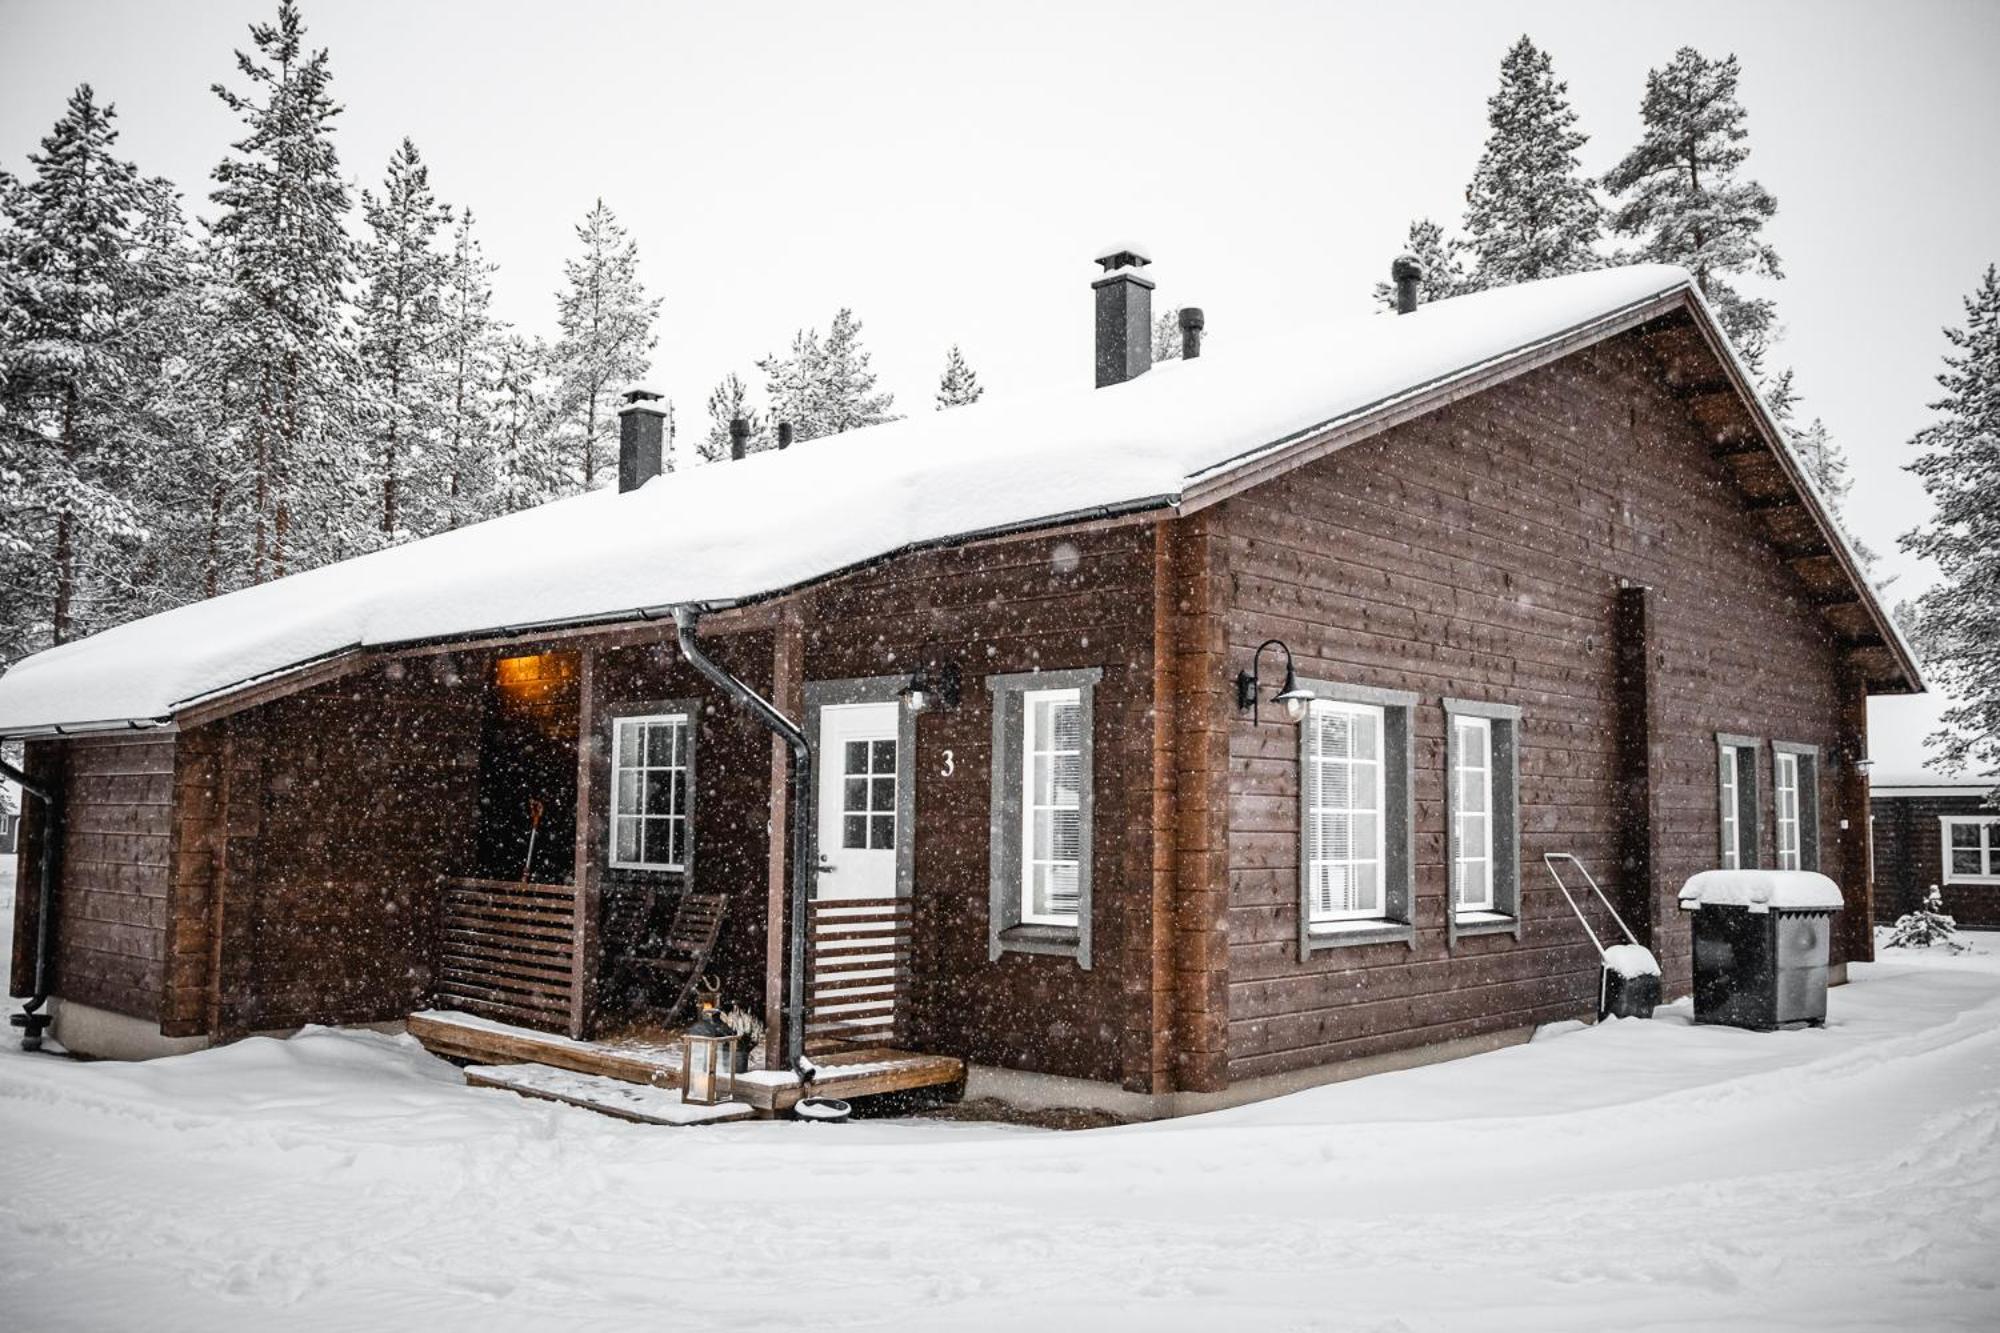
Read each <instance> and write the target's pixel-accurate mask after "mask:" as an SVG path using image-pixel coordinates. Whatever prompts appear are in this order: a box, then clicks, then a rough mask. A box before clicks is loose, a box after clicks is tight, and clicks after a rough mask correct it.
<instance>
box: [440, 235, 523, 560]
mask: <svg viewBox="0 0 2000 1333" xmlns="http://www.w3.org/2000/svg"><path fill="white" fill-rule="evenodd" d="M497 267H498V266H497V265H495V264H492V263H490V262H488V261H487V259H486V255H485V252H484V251H483V250H482V249H481V248H480V245H479V238H478V237H477V236H476V235H474V234H473V230H472V210H471V209H466V210H465V211H464V212H462V213H461V214H459V218H458V225H457V226H456V227H455V228H454V229H453V231H452V236H451V253H450V256H449V257H448V259H447V260H446V264H445V270H444V282H443V294H442V299H441V300H440V303H439V305H440V312H439V314H440V318H439V330H438V345H437V361H438V366H439V372H440V377H441V380H442V384H443V390H444V391H443V393H442V394H441V395H440V398H439V409H440V416H441V420H440V424H439V429H440V432H441V442H442V449H443V452H444V459H443V465H444V473H445V487H444V496H443V517H444V525H445V526H446V527H458V526H459V525H461V524H464V523H475V522H477V521H479V520H480V519H482V518H487V517H490V516H491V515H492V514H493V513H495V512H497V508H496V506H497V500H496V489H495V488H496V482H497V479H498V469H497V464H496V457H495V456H496V453H497V441H496V440H495V439H494V422H495V419H496V416H497V413H496V410H495V409H496V399H497V398H498V396H499V394H500V365H501V357H502V344H503V342H504V340H505V337H506V328H505V326H504V325H503V324H502V323H501V322H500V321H499V320H498V319H496V318H495V317H494V315H493V313H492V305H493V273H494V271H495V269H496V268H497Z"/></svg>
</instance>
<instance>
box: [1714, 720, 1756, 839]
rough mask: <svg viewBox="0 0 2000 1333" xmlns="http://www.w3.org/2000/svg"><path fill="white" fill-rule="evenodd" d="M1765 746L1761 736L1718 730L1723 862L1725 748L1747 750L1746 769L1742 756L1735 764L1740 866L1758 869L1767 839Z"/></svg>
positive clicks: (1717, 794)
mask: <svg viewBox="0 0 2000 1333" xmlns="http://www.w3.org/2000/svg"><path fill="white" fill-rule="evenodd" d="M1763 748H1764V738H1763V737H1762V736H1739V735H1737V734H1735V733H1734V732H1729V731H1718V732H1716V733H1715V812H1716V834H1715V863H1716V864H1717V865H1721V864H1722V818H1721V816H1722V752H1723V751H1724V750H1748V751H1749V752H1750V766H1749V768H1748V770H1747V773H1748V775H1749V777H1748V781H1745V773H1746V770H1745V768H1744V766H1743V762H1742V760H1741V758H1739V759H1738V760H1737V763H1736V827H1737V839H1738V843H1739V846H1738V852H1739V855H1738V858H1737V868H1738V869H1740V870H1756V869H1758V868H1759V864H1760V862H1759V858H1760V857H1761V856H1762V855H1763V852H1762V847H1763V841H1764V816H1763V811H1764V792H1763V783H1762V780H1761V779H1760V778H1759V777H1758V774H1757V753H1758V751H1760V750H1762V749H1763Z"/></svg>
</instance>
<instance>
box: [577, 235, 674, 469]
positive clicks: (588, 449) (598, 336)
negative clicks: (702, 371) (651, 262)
mask: <svg viewBox="0 0 2000 1333" xmlns="http://www.w3.org/2000/svg"><path fill="white" fill-rule="evenodd" d="M576 236H577V240H578V241H580V242H582V245H583V253H582V254H580V255H578V256H577V257H576V258H575V259H572V260H569V261H568V262H567V263H565V264H564V265H563V278H564V280H565V283H566V284H567V285H566V286H565V287H564V288H563V290H562V291H561V292H559V293H558V294H557V296H556V303H557V314H558V318H559V320H560V322H561V325H562V337H561V338H560V339H559V340H558V341H557V343H556V346H555V360H556V366H557V370H558V373H559V374H560V376H561V380H562V388H563V406H564V411H565V413H566V415H567V416H568V418H569V424H570V426H571V428H572V429H573V431H574V432H575V435H576V445H575V451H576V452H575V456H576V460H577V461H576V482H577V484H578V485H580V486H582V488H583V489H585V490H589V489H591V488H592V487H594V486H595V485H597V481H598V475H599V473H603V474H604V475H605V476H606V477H616V476H617V471H618V469H617V458H618V410H617V402H616V397H617V393H618V391H619V390H620V389H621V388H623V387H624V386H625V385H628V384H630V383H632V382H633V381H635V380H639V379H643V378H644V377H645V375H646V371H647V369H648V367H649V366H650V365H651V364H652V361H651V353H652V350H653V347H654V344H655V343H656V341H657V339H655V337H654V336H653V321H654V320H655V319H656V318H658V316H659V313H660V301H659V299H658V298H656V297H648V296H647V295H646V289H645V287H644V286H643V285H642V284H641V283H640V281H639V247H638V243H637V242H635V241H633V240H632V239H631V238H630V237H629V236H627V235H626V234H625V229H624V228H623V227H621V226H619V225H618V219H617V218H616V217H615V216H613V214H612V212H611V210H610V209H609V208H606V207H605V205H604V200H602V199H599V200H598V201H597V202H596V204H595V205H594V206H593V207H592V208H591V210H590V213H589V214H588V215H587V216H586V217H585V218H584V220H583V222H582V223H581V224H580V225H579V226H578V227H577V229H576Z"/></svg>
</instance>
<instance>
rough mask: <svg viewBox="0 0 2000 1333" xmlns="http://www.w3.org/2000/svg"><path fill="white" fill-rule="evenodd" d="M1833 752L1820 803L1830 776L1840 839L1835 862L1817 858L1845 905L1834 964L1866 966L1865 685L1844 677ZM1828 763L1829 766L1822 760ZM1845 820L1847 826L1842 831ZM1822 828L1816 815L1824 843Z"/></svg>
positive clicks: (1871, 891) (1871, 859)
mask: <svg viewBox="0 0 2000 1333" xmlns="http://www.w3.org/2000/svg"><path fill="white" fill-rule="evenodd" d="M1837 735H1838V736H1839V740H1838V742H1837V743H1836V744H1835V745H1834V747H1833V753H1832V754H1830V755H1825V756H1822V759H1821V763H1822V765H1823V766H1828V767H1831V768H1832V770H1833V772H1832V773H1831V775H1829V774H1827V773H1824V772H1823V773H1821V774H1820V799H1821V800H1822V801H1824V800H1825V799H1826V790H1827V785H1828V784H1827V781H1826V779H1827V777H1828V776H1831V777H1832V778H1833V786H1834V792H1835V795H1834V811H1833V814H1834V818H1833V826H1834V829H1835V830H1836V833H1837V836H1838V838H1839V840H1840V841H1839V847H1840V859H1839V860H1838V861H1837V862H1831V863H1830V862H1829V859H1828V858H1827V857H1825V856H1822V857H1821V858H1820V865H1821V868H1822V869H1825V870H1827V871H1830V872H1831V873H1832V874H1833V875H1834V876H1835V877H1836V878H1837V879H1838V880H1839V882H1840V887H1841V891H1842V893H1843V894H1844V895H1845V896H1846V899H1847V907H1846V910H1844V911H1843V912H1842V913H1841V914H1840V915H1839V916H1837V917H1835V918H1834V924H1833V929H1834V939H1833V960H1832V961H1833V962H1835V963H1836V964H1846V963H1868V962H1873V961H1874V960H1875V853H1874V847H1873V837H1872V834H1873V830H1872V829H1870V828H1869V825H1868V806H1869V792H1868V774H1867V772H1866V770H1864V769H1863V768H1862V767H1861V765H1859V764H1857V763H1855V762H1854V761H1855V759H1856V758H1858V757H1859V756H1861V755H1864V754H1866V753H1868V686H1867V684H1866V683H1865V682H1864V681H1862V680H1861V679H1860V678H1859V677H1857V676H1854V675H1852V674H1849V675H1847V677H1846V678H1845V679H1843V680H1842V681H1841V699H1840V729H1839V731H1838V733H1837ZM1829 760H1830V761H1831V764H1828V763H1827V761H1829ZM1843 821H1845V823H1846V824H1847V827H1846V828H1845V829H1842V828H1841V827H1840V825H1841V823H1842V822H1843ZM1826 824H1827V819H1826V817H1825V815H1823V814H1822V815H1821V817H1820V828H1821V830H1822V832H1821V834H1820V838H1821V842H1822V845H1824V841H1825V837H1826V834H1825V832H1824V830H1825V828H1826Z"/></svg>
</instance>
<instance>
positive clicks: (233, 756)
mask: <svg viewBox="0 0 2000 1333" xmlns="http://www.w3.org/2000/svg"><path fill="white" fill-rule="evenodd" d="M483 689H484V685H483V678H482V677H481V676H480V675H479V674H478V673H477V672H475V671H467V672H463V673H455V672H452V671H449V670H447V669H446V666H445V664H444V662H443V660H442V659H437V660H434V661H417V662H413V663H411V664H409V665H408V666H407V667H405V665H404V664H402V663H390V664H385V665H383V666H378V667H375V668H373V669H371V670H369V671H366V672H363V673H359V674H357V675H354V676H350V677H347V678H345V679H343V680H340V681H336V682H333V683H331V684H327V685H323V686H320V687H318V688H316V689H312V690H307V691H304V692H302V693H300V694H296V695H292V696H290V697H288V698H285V699H280V700H276V701H274V702H272V703H269V704H266V705H264V706H263V707H260V708H256V709H251V710H249V711H246V712H243V713H238V714H236V715H234V716H232V717H229V718H225V719H223V720H222V721H219V722H216V723H212V724H210V726H208V727H200V728H195V729H193V730H192V731H190V733H189V738H190V739H191V740H194V739H196V738H198V740H197V741H196V743H197V744H198V745H199V746H200V747H201V748H200V749H199V750H198V751H191V752H190V762H189V763H188V764H187V765H186V766H184V770H183V778H184V786H185V787H186V789H187V795H186V797H185V800H186V802H187V804H186V806H185V809H186V811H187V820H188V823H187V825H186V827H185V828H184V832H183V837H184V841H186V842H188V843H189V844H190V852H191V853H192V852H193V851H194V847H195V846H196V845H199V846H200V847H201V848H202V850H203V852H204V853H205V855H191V856H190V857H189V858H188V859H187V860H186V862H185V863H184V865H183V875H182V881H181V888H182V891H183V892H182V895H181V902H182V915H181V918H180V922H181V925H182V926H183V927H184V928H185V929H186V931H187V933H188V935H189V937H190V938H189V940H188V946H189V947H188V950H187V952H188V954H189V956H190V958H192V957H195V956H199V955H200V954H203V953H206V955H207V957H208V959H209V967H208V975H207V977H206V980H207V983H208V984H209V985H210V986H211V987H212V988H213V989H212V990H211V991H210V993H209V995H208V996H207V1016H206V1022H207V1025H208V1027H209V1028H210V1030H211V1031H213V1032H214V1033H215V1034H216V1035H218V1036H231V1035H237V1034H240V1033H243V1032H247V1031H256V1030H261V1029H269V1028H287V1027H293V1026H296V1025H298V1024H301V1023H362V1022H375V1021H381V1020H387V1019H396V1018H401V1017H402V1016H403V1015H405V1014H407V1013H408V1012H410V1010H411V1009H413V1008H416V1007H418V1006H419V1005H420V1004H421V1003H422V1002H423V1000H424V997H425V995H426V993H427V992H428V991H429V989H430V985H431V976H432V967H433V955H434V945H435V926H434V923H435V919H436V911H437V882H438V877H439V876H440V875H443V874H446V873H449V872H451V871H454V870H456V869H457V868H458V867H459V866H462V865H463V864H464V863H465V861H466V858H467V855H468V853H469V846H468V841H469V838H470V837H471V831H472V829H473V827H474V821H475V818H476V814H475V802H476V800H477V776H478V763H479V718H480V700H481V696H482V692H483ZM204 733H209V734H207V735H204ZM204 860H205V861H206V866H205V867H204V864H203V862H204ZM218 886H219V892H220V901H217V900H216V895H217V890H218ZM197 937H198V940H199V942H198V943H197ZM187 971H188V974H189V975H193V974H194V973H195V972H196V971H197V968H196V967H195V965H194V964H193V963H192V962H190V963H189V964H188V968H187ZM177 993H178V992H177ZM183 1005H184V1001H182V1000H180V999H177V1000H176V1002H175V1010H176V1014H177V1016H181V1015H182V1013H183Z"/></svg>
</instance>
